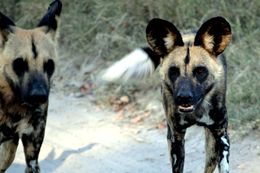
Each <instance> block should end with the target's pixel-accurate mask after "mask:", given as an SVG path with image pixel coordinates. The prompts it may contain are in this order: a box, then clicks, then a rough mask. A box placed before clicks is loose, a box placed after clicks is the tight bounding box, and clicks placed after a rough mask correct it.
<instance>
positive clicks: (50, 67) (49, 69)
mask: <svg viewBox="0 0 260 173" xmlns="http://www.w3.org/2000/svg"><path fill="white" fill-rule="evenodd" d="M54 69H55V64H54V61H53V60H51V59H49V60H48V61H47V62H45V63H44V65H43V70H44V72H46V73H47V74H48V76H52V74H53V73H54Z"/></svg>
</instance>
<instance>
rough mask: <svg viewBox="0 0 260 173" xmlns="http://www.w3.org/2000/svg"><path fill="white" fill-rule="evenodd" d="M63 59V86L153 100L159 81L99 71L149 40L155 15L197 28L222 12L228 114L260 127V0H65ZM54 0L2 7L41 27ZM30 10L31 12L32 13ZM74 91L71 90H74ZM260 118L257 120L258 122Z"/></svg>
mask: <svg viewBox="0 0 260 173" xmlns="http://www.w3.org/2000/svg"><path fill="white" fill-rule="evenodd" d="M62 1H63V4H64V8H63V14H62V27H61V30H60V43H61V45H62V47H61V50H60V59H59V60H58V61H57V62H58V68H57V72H56V81H58V82H55V85H56V86H57V88H61V87H62V88H70V89H71V88H75V89H74V90H75V91H78V88H79V87H80V86H81V85H82V84H84V83H86V82H92V83H94V86H95V87H94V88H95V89H93V91H92V95H95V97H98V99H101V100H105V99H107V98H109V97H110V96H112V95H123V94H127V95H131V94H133V93H136V92H137V93H138V92H139V93H141V95H142V96H143V97H147V100H149V99H154V93H155V92H156V93H157V96H155V98H156V99H160V97H159V80H158V76H157V75H155V76H154V77H152V78H151V79H149V80H148V82H145V83H144V82H143V83H142V84H137V83H133V84H129V85H121V86H119V87H118V85H106V86H105V85H103V84H102V83H100V82H97V74H99V72H100V71H101V70H102V69H103V68H105V67H107V66H108V65H109V64H111V63H112V62H113V61H115V60H117V59H119V58H121V57H122V56H123V55H124V54H126V53H128V52H129V51H131V50H132V49H134V48H136V47H140V46H144V45H146V40H145V28H146V25H147V23H148V21H149V20H150V19H152V18H153V17H160V18H164V19H166V20H169V21H172V22H174V23H175V25H176V26H177V27H178V28H180V29H184V30H185V29H190V28H192V29H194V28H195V29H196V28H198V27H199V26H200V24H202V23H203V22H204V21H205V20H206V19H208V18H210V17H213V16H217V15H221V16H224V17H226V18H227V19H228V21H229V22H230V23H231V25H232V30H233V34H234V39H233V42H232V44H231V45H230V46H229V48H228V49H227V50H226V52H225V54H226V56H227V61H228V65H229V71H228V99H227V102H228V113H229V116H230V122H231V127H233V128H235V129H237V128H238V127H242V126H241V125H244V126H245V127H247V128H255V127H259V126H260V125H259V119H260V115H259V110H260V94H259V93H260V91H259V88H260V77H259V67H260V64H259V62H260V61H259V57H260V44H259V42H260V37H259V35H260V23H259V22H260V11H259V9H260V1H259V0H252V1H245V0H237V1H224V0H220V1H213V0H210V1H208V0H186V1H182V0H161V1H153V0H147V1H141V0H132V1H130V0H126V1H122V0H114V1H106V0H84V1H78V0H62ZM48 4H49V0H43V1H38V0H23V1H19V0H8V1H7V0H1V1H0V10H1V11H2V12H4V13H6V14H9V16H11V17H13V18H14V19H15V21H17V24H18V25H20V26H26V27H28V26H35V24H36V23H37V21H38V20H36V19H40V17H39V16H40V15H42V14H43V13H44V12H45V9H46V8H47V6H48ZM28 11H30V13H28ZM70 91H71V90H70ZM256 122H257V123H256Z"/></svg>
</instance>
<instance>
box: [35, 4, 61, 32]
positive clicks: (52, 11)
mask: <svg viewBox="0 0 260 173" xmlns="http://www.w3.org/2000/svg"><path fill="white" fill-rule="evenodd" d="M61 9H62V3H61V1H60V0H55V1H53V2H52V3H51V4H50V6H49V9H48V12H47V14H46V15H45V16H44V17H43V18H42V20H41V21H40V22H39V24H38V26H39V27H40V26H47V27H48V30H47V32H48V31H49V30H56V29H57V20H56V18H55V17H56V16H60V13H61Z"/></svg>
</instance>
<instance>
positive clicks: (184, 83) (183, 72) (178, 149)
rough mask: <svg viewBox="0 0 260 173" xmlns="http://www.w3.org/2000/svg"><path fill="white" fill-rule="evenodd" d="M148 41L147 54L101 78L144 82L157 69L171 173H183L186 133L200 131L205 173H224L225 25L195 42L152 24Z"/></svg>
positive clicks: (218, 22) (209, 25)
mask: <svg viewBox="0 0 260 173" xmlns="http://www.w3.org/2000/svg"><path fill="white" fill-rule="evenodd" d="M146 36H147V41H148V44H149V45H150V48H151V49H150V48H143V49H137V50H135V51H133V52H132V53H131V54H129V55H127V56H126V57H125V58H123V59H122V60H120V61H119V62H117V63H115V64H114V65H113V66H111V67H110V68H109V69H108V70H107V71H106V73H105V74H104V76H103V78H104V79H105V80H109V81H113V80H116V79H120V78H123V79H125V80H127V79H129V78H131V77H145V76H148V75H150V74H151V73H152V72H153V71H154V70H155V69H156V67H157V66H158V65H160V66H161V67H160V74H161V92H162V96H163V106H164V110H165V114H166V120H167V127H168V133H167V139H168V146H169V153H170V158H171V165H172V172H173V173H182V172H183V167H184V156H185V152H184V136H185V132H186V129H187V128H188V127H190V126H192V125H199V126H203V127H204V128H205V133H206V135H205V136H206V164H205V173H212V172H213V171H214V170H215V168H216V165H218V168H219V172H220V173H228V172H229V138H228V134H227V126H228V118H227V111H226V106H225V104H226V103H225V97H226V61H225V58H224V56H223V55H221V53H222V52H223V51H224V49H225V48H226V46H227V45H228V44H229V42H230V40H231V28H230V25H229V23H228V22H227V21H226V20H225V19H224V18H222V17H215V18H212V19H210V20H208V21H206V22H205V23H204V24H203V25H202V26H201V27H200V29H199V30H198V32H197V33H196V34H194V35H193V36H192V35H189V36H187V35H183V36H182V35H181V33H180V32H179V31H178V30H177V28H176V27H175V26H174V25H173V24H172V23H170V22H168V21H165V20H161V19H153V20H151V21H150V22H149V24H148V26H147V29H146Z"/></svg>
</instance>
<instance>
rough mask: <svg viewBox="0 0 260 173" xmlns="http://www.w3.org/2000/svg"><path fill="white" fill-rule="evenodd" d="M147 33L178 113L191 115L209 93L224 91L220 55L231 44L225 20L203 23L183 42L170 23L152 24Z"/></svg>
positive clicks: (213, 19) (229, 32)
mask: <svg viewBox="0 0 260 173" xmlns="http://www.w3.org/2000/svg"><path fill="white" fill-rule="evenodd" d="M146 33H147V41H148V43H149V45H150V47H151V48H152V50H153V51H154V52H155V53H156V54H157V55H158V58H160V59H161V60H160V61H161V78H162V82H163V85H165V87H166V88H167V90H168V91H169V93H171V95H172V98H173V101H174V105H175V106H176V109H177V111H178V112H179V113H192V112H194V111H195V110H196V108H197V107H198V105H200V103H201V102H202V101H203V99H204V97H205V96H206V95H207V94H208V93H209V92H210V91H212V90H216V89H218V88H221V87H222V88H223V87H225V86H221V85H225V62H224V61H223V58H222V57H221V56H219V55H220V54H221V53H222V52H223V51H224V49H225V48H226V46H227V45H228V44H229V42H230V40H231V28H230V25H229V23H228V22H227V21H226V20H225V19H224V18H222V17H215V18H212V19H210V20H208V21H206V22H205V23H204V24H203V25H202V26H201V27H200V29H199V30H198V32H197V33H196V35H194V37H193V39H189V40H185V41H184V39H185V38H183V37H182V35H181V34H180V32H179V31H178V30H177V28H176V27H175V26H174V25H173V24H172V23H170V22H168V21H165V20H161V19H153V20H151V21H150V23H149V24H148V26H147V29H146ZM160 61H158V62H160Z"/></svg>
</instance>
